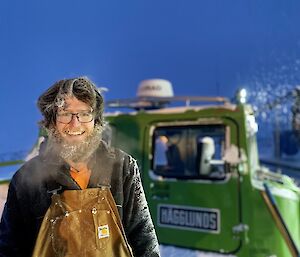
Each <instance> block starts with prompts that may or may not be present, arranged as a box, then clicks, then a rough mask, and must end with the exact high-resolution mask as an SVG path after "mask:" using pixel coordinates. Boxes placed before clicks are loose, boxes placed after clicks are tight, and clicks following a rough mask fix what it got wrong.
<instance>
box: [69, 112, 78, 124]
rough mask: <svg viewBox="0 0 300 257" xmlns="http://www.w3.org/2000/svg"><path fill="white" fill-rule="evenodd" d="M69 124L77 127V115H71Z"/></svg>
mask: <svg viewBox="0 0 300 257" xmlns="http://www.w3.org/2000/svg"><path fill="white" fill-rule="evenodd" d="M69 125H72V126H73V127H77V126H79V125H80V122H79V120H78V117H77V115H73V116H72V119H71V121H70V123H69Z"/></svg>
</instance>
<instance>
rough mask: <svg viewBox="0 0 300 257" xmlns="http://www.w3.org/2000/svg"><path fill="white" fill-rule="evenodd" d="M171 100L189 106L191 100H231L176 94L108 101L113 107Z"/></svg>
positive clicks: (139, 106)
mask: <svg viewBox="0 0 300 257" xmlns="http://www.w3.org/2000/svg"><path fill="white" fill-rule="evenodd" d="M171 102H185V106H189V105H190V104H191V102H206V103H211V102H214V103H223V104H229V103H230V100H229V99H228V98H225V97H209V96H174V97H137V98H131V99H115V100H110V101H107V102H106V106H107V107H111V108H135V109H143V108H151V107H153V108H158V107H162V106H164V105H166V104H169V103H171Z"/></svg>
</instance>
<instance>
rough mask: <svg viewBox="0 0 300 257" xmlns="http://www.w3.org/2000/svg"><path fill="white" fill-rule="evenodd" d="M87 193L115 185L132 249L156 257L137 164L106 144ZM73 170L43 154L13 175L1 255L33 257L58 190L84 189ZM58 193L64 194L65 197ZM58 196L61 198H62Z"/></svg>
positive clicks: (94, 160) (1, 228)
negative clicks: (74, 177)
mask: <svg viewBox="0 0 300 257" xmlns="http://www.w3.org/2000/svg"><path fill="white" fill-rule="evenodd" d="M89 166H90V168H91V170H92V174H91V178H90V181H89V185H88V188H95V187H97V186H99V185H109V186H111V192H112V195H113V197H114V199H115V202H116V204H117V207H118V210H119V213H120V216H121V220H122V222H123V226H124V229H125V232H126V235H127V239H128V241H129V244H130V245H131V247H132V249H133V253H134V256H136V257H146V256H151V257H157V256H159V247H158V242H157V238H156V234H155V230H154V226H153V223H152V220H151V217H150V213H149V209H148V205H147V202H146V199H145V195H144V191H143V188H142V185H141V179H140V174H139V170H138V166H137V163H136V161H135V160H134V159H133V158H132V157H131V156H129V155H127V154H126V153H124V152H122V151H120V150H117V149H113V148H109V147H108V146H107V145H106V144H105V143H101V144H100V147H99V148H98V150H97V151H96V152H95V154H94V155H93V157H92V160H91V162H90V163H89ZM69 169H70V167H69V166H68V165H67V163H65V162H64V161H63V160H62V159H60V158H58V157H57V156H51V155H49V154H48V155H47V156H45V154H44V155H43V154H41V155H40V156H37V157H35V158H34V159H32V160H30V161H28V162H26V163H25V164H24V165H23V166H22V167H21V168H20V170H18V171H17V172H16V174H15V175H14V176H13V178H12V180H11V182H10V186H9V190H8V197H7V202H6V204H5V207H4V211H3V215H2V219H1V224H0V256H1V257H4V256H5V257H19V256H20V257H21V256H22V257H23V256H24V257H29V256H31V253H32V250H33V247H34V244H35V240H36V237H37V234H38V231H39V227H40V225H41V222H42V220H43V217H44V215H45V213H46V211H47V209H48V207H49V206H50V203H51V193H49V191H51V190H54V189H59V188H60V187H61V191H63V190H67V189H70V190H74V189H75V190H76V189H80V187H79V186H78V185H77V183H76V182H75V181H74V180H73V179H72V177H71V176H70V173H69ZM61 191H59V192H61ZM59 192H58V193H59Z"/></svg>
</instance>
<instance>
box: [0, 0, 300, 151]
mask: <svg viewBox="0 0 300 257" xmlns="http://www.w3.org/2000/svg"><path fill="white" fill-rule="evenodd" d="M299 11H300V2H299V1H296V0H289V1H283V0H282V1H280V0H272V1H271V0H264V1H260V0H228V1H224V0H189V1H175V0H164V1H158V0H152V1H143V0H128V1H124V0H110V1H101V0H87V1H78V0H72V1H71V0H65V1H58V0H52V1H41V0H27V1H16V0H3V1H1V3H0V33H1V34H0V74H1V85H0V88H1V91H0V107H1V110H2V117H1V126H0V132H1V133H0V135H1V141H0V155H1V154H2V153H7V152H15V151H20V150H29V149H30V148H31V147H32V145H33V144H34V142H35V140H36V137H37V134H38V126H37V122H38V121H39V119H40V114H39V112H38V110H37V108H36V99H37V98H38V96H39V95H40V94H41V93H42V92H43V91H44V90H45V89H46V88H47V87H49V86H50V85H51V84H53V83H54V82H55V81H56V80H59V79H62V78H68V77H74V76H79V75H87V76H89V77H90V78H91V79H92V80H94V81H95V82H96V84H97V85H98V86H105V87H107V88H109V92H107V93H106V95H105V97H106V99H109V100H110V99H114V98H122V97H132V96H134V95H135V92H136V87H137V85H138V83H139V82H140V81H141V80H143V79H148V78H165V79H168V80H170V81H171V82H172V83H173V86H174V90H175V93H176V94H177V95H211V96H212V95H225V96H228V97H232V96H233V94H234V92H235V90H236V89H237V88H238V87H241V86H245V87H247V88H249V89H250V90H256V86H260V87H263V86H264V83H269V84H270V86H271V88H274V90H276V87H277V86H280V85H282V84H291V85H294V84H295V85H296V84H297V83H298V84H300V76H299V74H298V73H299V71H298V68H300V61H299V60H300V30H299V24H300V16H299Z"/></svg>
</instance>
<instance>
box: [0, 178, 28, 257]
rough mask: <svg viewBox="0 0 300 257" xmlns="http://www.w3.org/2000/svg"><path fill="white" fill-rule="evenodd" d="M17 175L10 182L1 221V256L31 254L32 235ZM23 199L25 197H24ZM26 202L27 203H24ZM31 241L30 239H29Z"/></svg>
mask: <svg viewBox="0 0 300 257" xmlns="http://www.w3.org/2000/svg"><path fill="white" fill-rule="evenodd" d="M16 180H17V179H16V176H14V177H13V179H12V180H11V182H10V185H9V189H8V195H7V200H6V203H5V206H4V210H3V213H2V218H1V223H0V257H23V256H24V257H25V256H26V257H28V256H30V244H28V240H30V238H29V237H30V236H29V237H28V233H27V231H28V224H25V222H24V217H23V212H22V208H21V207H20V202H21V199H19V195H20V194H22V189H21V187H22V186H21V185H20V187H18V188H17V186H16V185H17V184H18V183H17V182H16ZM22 200H23V199H22ZM23 204H25V203H23ZM29 242H30V241H29Z"/></svg>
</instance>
